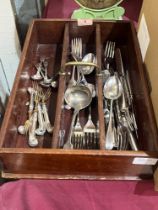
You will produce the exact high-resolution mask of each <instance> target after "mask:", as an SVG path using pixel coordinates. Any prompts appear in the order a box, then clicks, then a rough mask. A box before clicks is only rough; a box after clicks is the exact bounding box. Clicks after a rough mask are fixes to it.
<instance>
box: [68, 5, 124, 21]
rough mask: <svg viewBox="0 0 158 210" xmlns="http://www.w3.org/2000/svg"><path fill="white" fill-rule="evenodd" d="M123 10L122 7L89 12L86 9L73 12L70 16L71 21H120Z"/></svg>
mask: <svg viewBox="0 0 158 210" xmlns="http://www.w3.org/2000/svg"><path fill="white" fill-rule="evenodd" d="M124 12H125V10H124V8H122V7H117V6H116V7H112V8H110V9H108V10H107V9H106V10H104V11H97V12H96V11H95V12H94V11H91V10H87V9H83V8H81V9H78V10H75V11H74V12H73V14H72V16H71V18H72V19H106V20H120V19H122V16H123V14H124Z"/></svg>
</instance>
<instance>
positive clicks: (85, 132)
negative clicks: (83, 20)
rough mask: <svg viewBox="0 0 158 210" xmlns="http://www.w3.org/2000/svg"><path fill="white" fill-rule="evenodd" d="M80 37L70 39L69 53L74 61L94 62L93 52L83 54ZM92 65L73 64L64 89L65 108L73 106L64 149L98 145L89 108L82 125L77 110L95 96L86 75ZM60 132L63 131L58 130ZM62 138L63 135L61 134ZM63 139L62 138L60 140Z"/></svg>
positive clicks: (88, 147)
mask: <svg viewBox="0 0 158 210" xmlns="http://www.w3.org/2000/svg"><path fill="white" fill-rule="evenodd" d="M82 47H83V46H82V39H81V38H74V39H72V40H71V55H72V58H73V60H75V62H82V63H83V64H84V63H85V64H86V63H96V57H95V55H94V54H93V53H88V54H86V55H84V56H83V52H82ZM93 70H94V66H88V65H84V66H75V65H74V66H73V67H72V73H71V78H70V80H69V82H68V85H67V88H66V91H65V96H64V99H65V102H66V104H67V105H66V106H65V108H67V109H69V108H73V109H74V112H73V116H72V120H71V125H70V129H69V135H68V139H67V141H66V142H64V143H63V148H64V149H95V148H97V147H98V142H97V138H98V129H97V125H94V123H93V121H92V119H91V109H89V117H88V120H87V122H86V124H85V125H84V126H82V125H81V123H80V117H79V111H80V110H82V109H85V108H86V107H90V106H91V102H92V99H93V98H94V97H96V91H95V86H94V84H92V83H88V82H87V80H86V75H89V74H91V73H92V72H93ZM60 133H64V132H62V131H61V130H60ZM62 139H63V135H62ZM62 141H63V140H62Z"/></svg>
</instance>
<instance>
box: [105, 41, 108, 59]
mask: <svg viewBox="0 0 158 210" xmlns="http://www.w3.org/2000/svg"><path fill="white" fill-rule="evenodd" d="M108 45H109V41H107V42H106V46H105V50H104V57H105V58H106V57H107V51H108Z"/></svg>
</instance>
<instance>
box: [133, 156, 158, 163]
mask: <svg viewBox="0 0 158 210" xmlns="http://www.w3.org/2000/svg"><path fill="white" fill-rule="evenodd" d="M157 161H158V159H157V158H138V157H137V158H134V160H133V163H132V164H135V165H155V164H156V163H157Z"/></svg>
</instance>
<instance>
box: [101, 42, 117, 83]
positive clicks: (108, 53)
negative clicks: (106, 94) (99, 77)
mask: <svg viewBox="0 0 158 210" xmlns="http://www.w3.org/2000/svg"><path fill="white" fill-rule="evenodd" d="M114 54H115V42H112V41H107V42H106V46H105V50H104V64H105V69H104V70H103V71H102V73H103V80H104V82H105V80H106V79H107V78H108V77H109V76H110V64H111V62H112V60H113V58H114Z"/></svg>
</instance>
